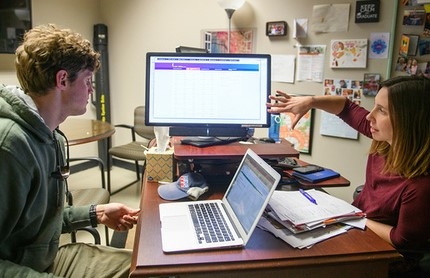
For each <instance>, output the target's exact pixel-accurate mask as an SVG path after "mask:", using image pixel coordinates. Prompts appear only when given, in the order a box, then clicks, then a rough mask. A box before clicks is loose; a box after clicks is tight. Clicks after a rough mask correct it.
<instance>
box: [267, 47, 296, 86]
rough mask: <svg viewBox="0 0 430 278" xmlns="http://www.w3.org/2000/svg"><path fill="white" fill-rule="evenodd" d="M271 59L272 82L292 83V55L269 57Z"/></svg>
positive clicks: (293, 68) (293, 57)
mask: <svg viewBox="0 0 430 278" xmlns="http://www.w3.org/2000/svg"><path fill="white" fill-rule="evenodd" d="M270 56H271V57H272V81H277V82H288V83H294V71H295V60H296V57H295V56H294V55H276V54H272V55H270Z"/></svg>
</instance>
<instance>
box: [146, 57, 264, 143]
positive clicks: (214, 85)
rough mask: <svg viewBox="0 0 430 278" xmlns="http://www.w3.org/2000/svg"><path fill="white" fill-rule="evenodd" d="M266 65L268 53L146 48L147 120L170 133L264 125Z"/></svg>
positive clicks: (231, 132)
mask: <svg viewBox="0 0 430 278" xmlns="http://www.w3.org/2000/svg"><path fill="white" fill-rule="evenodd" d="M270 66H271V58H270V55H268V54H221V53H147V56H146V99H145V105H146V115H145V123H146V125H150V126H157V125H158V126H170V135H171V136H241V135H245V134H243V133H246V132H247V130H248V129H249V128H259V127H268V126H269V125H270V116H269V113H268V112H267V108H266V102H267V101H268V96H269V94H270V90H271V87H270V80H271V78H270V76H271V75H270ZM236 132H237V134H236Z"/></svg>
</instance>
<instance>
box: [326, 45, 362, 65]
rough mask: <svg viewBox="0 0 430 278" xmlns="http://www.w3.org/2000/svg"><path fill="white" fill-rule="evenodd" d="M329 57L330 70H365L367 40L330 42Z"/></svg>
mask: <svg viewBox="0 0 430 278" xmlns="http://www.w3.org/2000/svg"><path fill="white" fill-rule="evenodd" d="M330 55H331V56H330V57H331V59H330V61H331V64H330V66H331V67H332V68H365V67H366V62H367V39H356V40H354V39H353V40H332V41H331V52H330Z"/></svg>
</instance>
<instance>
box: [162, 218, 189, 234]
mask: <svg viewBox="0 0 430 278" xmlns="http://www.w3.org/2000/svg"><path fill="white" fill-rule="evenodd" d="M188 221H189V218H188V217H187V215H172V216H166V217H164V218H163V220H162V221H161V225H162V227H161V228H162V229H165V230H171V229H173V230H176V231H178V230H187V229H189V226H188V225H184V223H188Z"/></svg>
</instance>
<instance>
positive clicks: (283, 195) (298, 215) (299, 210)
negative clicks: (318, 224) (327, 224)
mask: <svg viewBox="0 0 430 278" xmlns="http://www.w3.org/2000/svg"><path fill="white" fill-rule="evenodd" d="M306 192H307V193H308V194H309V195H310V196H312V198H314V199H315V200H316V202H317V205H315V204H314V203H312V202H310V201H309V200H308V199H307V198H306V197H305V196H304V195H303V194H302V193H300V192H299V191H278V190H276V191H275V192H274V193H273V195H272V197H271V198H270V201H269V205H270V207H271V208H272V209H273V211H275V213H276V214H277V215H278V217H279V218H280V219H281V220H282V221H291V222H292V223H294V224H296V225H299V224H304V223H310V222H314V221H323V220H326V219H330V218H335V217H338V216H341V215H346V214H351V213H354V212H360V211H361V210H359V209H358V208H356V207H354V206H353V205H351V204H349V203H347V202H346V201H344V200H342V199H339V198H336V197H334V196H332V195H329V194H327V193H324V192H321V191H318V190H315V189H311V190H306Z"/></svg>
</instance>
